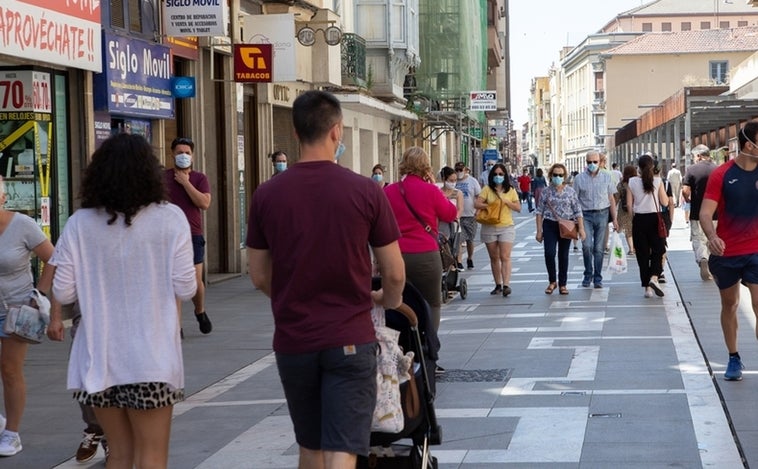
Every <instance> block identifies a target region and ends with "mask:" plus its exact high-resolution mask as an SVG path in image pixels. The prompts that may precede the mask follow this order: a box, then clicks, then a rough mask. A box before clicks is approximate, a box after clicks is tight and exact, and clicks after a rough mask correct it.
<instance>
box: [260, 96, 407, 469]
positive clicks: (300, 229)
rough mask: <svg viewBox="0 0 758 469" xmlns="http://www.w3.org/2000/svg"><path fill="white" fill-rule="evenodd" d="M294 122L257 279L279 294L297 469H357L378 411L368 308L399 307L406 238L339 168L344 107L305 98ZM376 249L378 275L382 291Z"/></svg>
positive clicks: (263, 190) (270, 192) (277, 343)
mask: <svg viewBox="0 0 758 469" xmlns="http://www.w3.org/2000/svg"><path fill="white" fill-rule="evenodd" d="M292 117H293V124H294V128H295V133H296V135H297V138H298V142H299V145H300V159H299V160H298V162H297V163H296V164H294V165H292V166H291V167H290V168H289V169H287V171H284V172H283V173H279V175H278V176H276V177H275V178H272V179H270V180H269V181H267V182H265V183H263V184H261V185H260V186H259V187H258V189H256V191H255V193H254V194H253V199H252V202H251V204H250V215H249V220H248V230H247V233H248V234H247V243H246V244H247V247H248V249H247V252H248V264H249V271H250V278H251V279H252V281H253V284H254V285H255V286H256V287H257V288H259V289H260V290H261V291H262V292H263V293H264V294H266V295H267V296H269V297H271V309H272V311H273V314H274V323H275V330H274V352H275V354H276V364H277V367H278V370H279V376H280V379H281V382H282V387H283V388H284V394H285V396H286V398H287V406H288V408H289V413H290V417H291V419H292V422H293V424H294V427H295V437H296V440H297V443H298V445H299V446H300V466H299V467H332V468H348V467H351V468H354V467H355V464H356V455H357V454H364V455H365V454H368V452H369V440H370V435H371V421H372V415H373V410H374V407H375V404H376V372H377V371H376V350H377V349H376V347H377V345H376V336H375V331H374V327H373V323H372V322H371V314H370V311H371V308H372V300H373V302H374V303H377V304H380V305H382V306H384V307H385V308H396V307H397V306H398V305H399V304H400V302H401V301H402V290H403V286H404V284H405V266H404V264H403V258H402V256H401V254H400V247H399V245H398V241H397V240H398V238H399V237H400V230H399V229H398V226H397V222H396V221H395V217H394V214H393V212H392V208H391V207H390V204H389V201H388V200H387V197H386V196H385V195H384V192H383V191H382V189H381V188H380V187H379V185H378V184H376V183H375V182H374V181H372V180H371V179H369V178H367V177H364V176H361V175H359V174H356V173H354V172H353V171H350V170H349V169H347V168H344V167H342V166H340V165H339V164H336V162H335V161H336V160H337V159H339V157H340V155H341V154H342V152H343V151H344V148H345V147H344V145H343V144H342V132H343V126H342V110H341V106H340V102H339V100H337V98H336V97H334V95H332V94H330V93H327V92H324V91H308V92H305V93H303V94H301V95H300V96H298V98H297V99H296V100H295V102H294V103H293V106H292ZM369 248H370V249H369ZM370 250H371V251H373V253H374V256H375V257H376V260H377V261H378V264H379V270H380V272H381V275H382V287H383V288H382V290H379V291H374V292H371V291H370V288H371V272H372V265H371V253H370Z"/></svg>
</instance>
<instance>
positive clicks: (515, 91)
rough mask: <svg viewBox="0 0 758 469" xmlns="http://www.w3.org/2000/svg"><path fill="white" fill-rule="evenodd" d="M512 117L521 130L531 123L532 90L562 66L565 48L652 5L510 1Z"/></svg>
mask: <svg viewBox="0 0 758 469" xmlns="http://www.w3.org/2000/svg"><path fill="white" fill-rule="evenodd" d="M509 3H510V5H509V6H510V14H511V16H510V28H511V33H512V35H511V38H510V42H511V44H510V47H511V101H512V102H513V106H512V110H511V117H512V118H513V123H514V126H515V127H516V128H517V129H520V128H521V125H522V124H524V123H525V122H526V121H527V119H528V111H527V106H528V103H529V86H530V85H531V80H532V78H533V77H535V76H546V75H547V72H548V70H549V69H550V65H551V64H553V63H555V64H556V65H558V52H559V51H560V49H561V48H562V47H563V46H566V45H571V46H575V45H577V44H578V43H579V42H581V41H582V40H583V39H584V38H585V37H587V35H589V34H592V33H595V32H597V30H599V29H600V28H601V27H603V26H604V25H605V24H606V23H607V22H608V21H610V20H611V19H613V18H614V17H616V15H617V14H619V13H621V12H624V11H627V10H630V9H632V8H635V7H638V6H640V5H643V4H646V3H649V1H645V2H642V1H640V0H571V1H566V0H542V1H538V0H510V2H509Z"/></svg>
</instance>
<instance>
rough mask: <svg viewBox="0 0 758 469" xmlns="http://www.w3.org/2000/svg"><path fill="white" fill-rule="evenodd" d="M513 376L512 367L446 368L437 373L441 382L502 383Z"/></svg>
mask: <svg viewBox="0 0 758 469" xmlns="http://www.w3.org/2000/svg"><path fill="white" fill-rule="evenodd" d="M510 376H511V369H510V368H500V369H495V370H446V371H445V373H443V374H441V375H437V382H440V383H501V382H503V381H507V380H508V378H510Z"/></svg>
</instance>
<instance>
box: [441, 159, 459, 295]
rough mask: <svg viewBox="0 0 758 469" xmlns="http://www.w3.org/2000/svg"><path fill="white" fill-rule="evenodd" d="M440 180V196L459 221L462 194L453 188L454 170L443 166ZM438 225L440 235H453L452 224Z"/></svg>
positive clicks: (455, 181) (454, 180) (448, 236)
mask: <svg viewBox="0 0 758 469" xmlns="http://www.w3.org/2000/svg"><path fill="white" fill-rule="evenodd" d="M440 178H441V179H442V188H441V189H442V194H444V196H445V198H446V199H447V200H448V201H449V202H450V203H451V204H453V205H454V206H455V209H456V210H457V214H458V216H457V217H456V220H457V221H459V220H460V216H461V214H462V213H463V193H462V192H461V191H459V190H458V189H456V188H455V184H456V183H457V182H458V181H457V176H456V175H455V170H454V169H453V168H451V167H450V166H445V167H444V168H442V169H441V170H440ZM438 224H439V231H440V234H442V235H444V236H445V238H447V239H449V238H450V237H451V236H452V234H453V223H452V222H450V223H446V222H444V221H440V222H439V223H438ZM458 251H459V252H458V254H459V255H460V249H458ZM443 300H444V298H443Z"/></svg>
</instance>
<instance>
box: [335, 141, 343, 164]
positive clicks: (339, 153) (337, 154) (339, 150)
mask: <svg viewBox="0 0 758 469" xmlns="http://www.w3.org/2000/svg"><path fill="white" fill-rule="evenodd" d="M344 153H345V144H344V143H342V142H340V144H339V145H337V149H336V150H334V162H335V163H336V162H337V161H339V160H340V157H341V156H342V155H343V154H344Z"/></svg>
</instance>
